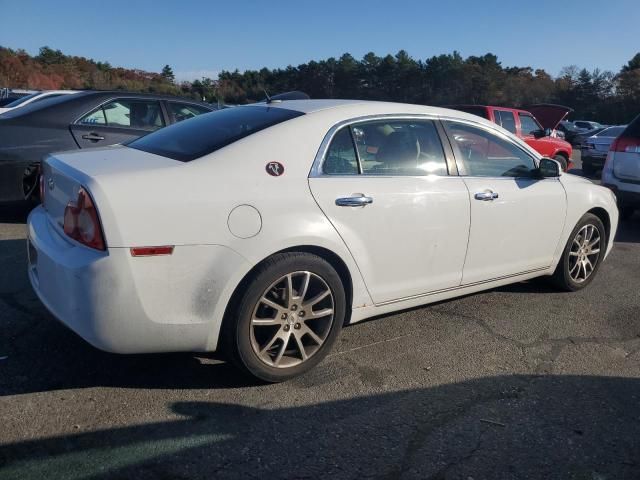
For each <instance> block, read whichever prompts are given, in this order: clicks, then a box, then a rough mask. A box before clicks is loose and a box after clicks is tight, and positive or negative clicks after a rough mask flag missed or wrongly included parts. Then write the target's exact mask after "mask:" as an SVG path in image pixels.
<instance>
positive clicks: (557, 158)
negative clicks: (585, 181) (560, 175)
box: [553, 155, 569, 172]
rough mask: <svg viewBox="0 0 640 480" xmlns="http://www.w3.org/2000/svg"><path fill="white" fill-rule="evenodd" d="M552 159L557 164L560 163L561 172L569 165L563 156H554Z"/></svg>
mask: <svg viewBox="0 0 640 480" xmlns="http://www.w3.org/2000/svg"><path fill="white" fill-rule="evenodd" d="M553 159H554V160H555V161H557V162H560V167H561V168H562V171H563V172H566V171H567V168H568V166H569V164H568V162H567V159H566V158H565V157H564V155H556V156H555V157H553Z"/></svg>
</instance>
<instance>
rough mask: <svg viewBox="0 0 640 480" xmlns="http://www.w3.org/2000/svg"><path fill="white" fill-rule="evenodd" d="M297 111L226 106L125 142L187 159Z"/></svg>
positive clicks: (167, 155)
mask: <svg viewBox="0 0 640 480" xmlns="http://www.w3.org/2000/svg"><path fill="white" fill-rule="evenodd" d="M300 115H304V114H303V113H302V112H297V111H294V110H287V109H285V108H273V107H265V106H248V107H233V108H227V109H225V110H219V111H217V112H211V113H205V114H204V115H199V116H197V117H195V118H192V119H189V120H185V121H183V122H180V123H176V124H175V125H172V126H170V127H167V128H163V129H161V130H158V131H156V132H154V133H151V134H149V135H146V136H144V137H142V138H139V139H137V140H134V141H133V142H131V143H129V144H128V145H127V146H128V147H130V148H135V149H136V150H142V151H143V152H149V153H153V154H156V155H161V156H163V157H168V158H172V159H173V160H179V161H181V162H189V161H191V160H195V159H196V158H200V157H202V156H204V155H207V154H209V153H212V152H215V151H216V150H219V149H221V148H222V147H225V146H227V145H229V144H231V143H233V142H236V141H238V140H240V139H241V138H244V137H248V136H249V135H252V134H254V133H256V132H259V131H260V130H264V129H265V128H269V127H271V126H273V125H277V124H278V123H282V122H285V121H287V120H290V119H292V118H296V117H299V116H300Z"/></svg>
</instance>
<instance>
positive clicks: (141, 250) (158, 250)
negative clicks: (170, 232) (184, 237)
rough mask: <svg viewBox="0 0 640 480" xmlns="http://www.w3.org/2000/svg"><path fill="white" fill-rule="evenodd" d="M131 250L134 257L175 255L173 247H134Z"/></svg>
mask: <svg viewBox="0 0 640 480" xmlns="http://www.w3.org/2000/svg"><path fill="white" fill-rule="evenodd" d="M130 250H131V256H132V257H153V256H157V255H171V254H172V253H173V245H164V246H161V247H133V248H131V249H130Z"/></svg>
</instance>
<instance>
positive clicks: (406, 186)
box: [309, 118, 470, 304]
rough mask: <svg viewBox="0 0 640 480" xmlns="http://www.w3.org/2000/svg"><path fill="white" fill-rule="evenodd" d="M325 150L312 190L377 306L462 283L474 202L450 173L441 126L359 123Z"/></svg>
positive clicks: (404, 121) (336, 134)
mask: <svg viewBox="0 0 640 480" xmlns="http://www.w3.org/2000/svg"><path fill="white" fill-rule="evenodd" d="M329 139H330V140H329ZM324 145H326V149H324V150H323V148H324V147H323V148H321V153H319V157H318V160H317V162H316V165H315V166H314V170H313V172H312V174H311V176H310V178H309V186H310V188H311V192H312V194H313V196H314V198H315V199H316V201H317V203H318V205H319V206H320V208H321V209H322V211H323V212H324V213H325V215H326V216H327V217H328V219H329V220H330V221H331V223H332V224H333V225H334V227H335V228H336V230H337V231H338V233H339V234H340V236H341V237H342V239H343V240H344V242H345V243H346V245H347V247H348V248H349V250H350V252H351V254H352V255H353V257H354V259H355V261H356V263H357V265H358V268H359V269H360V272H361V273H362V275H363V278H364V281H365V283H366V285H367V288H368V290H369V293H370V294H371V297H372V298H373V301H374V302H375V303H376V304H380V303H385V302H390V301H394V300H397V299H401V298H404V297H410V296H414V295H421V294H424V293H427V292H432V291H435V290H441V289H446V288H451V287H457V286H458V285H460V281H461V278H462V267H463V264H464V257H465V251H466V247H467V240H468V234H469V210H470V206H469V198H468V193H467V188H466V186H465V184H464V182H463V180H462V179H461V178H459V177H458V176H457V175H449V174H448V166H447V156H446V155H445V150H444V149H443V144H442V143H441V137H440V136H439V134H438V127H437V125H436V124H435V123H434V122H433V121H431V120H426V119H415V118H400V119H380V120H370V121H366V122H357V121H356V122H354V123H352V124H350V125H345V126H342V127H340V128H339V129H337V128H334V129H333V130H332V132H330V133H329V135H328V136H327V139H325V142H324V143H323V146H324ZM354 145H355V146H354ZM447 148H449V147H448V146H447ZM447 151H448V152H449V160H451V161H452V157H451V154H450V149H448V150H447ZM452 165H453V162H452ZM454 168H455V166H454Z"/></svg>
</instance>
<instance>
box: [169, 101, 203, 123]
mask: <svg viewBox="0 0 640 480" xmlns="http://www.w3.org/2000/svg"><path fill="white" fill-rule="evenodd" d="M167 105H169V111H170V112H171V114H172V115H173V118H174V119H175V121H176V122H181V121H182V120H187V119H189V118H193V117H197V116H198V115H202V114H203V113H209V112H211V110H210V109H208V108H205V107H203V106H200V105H194V104H192V103H177V102H169V103H168V104H167Z"/></svg>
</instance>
